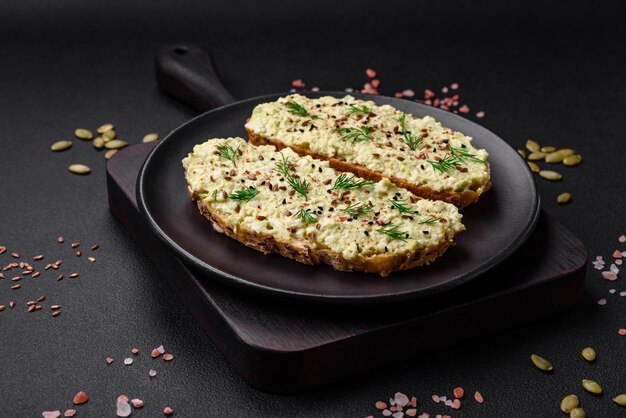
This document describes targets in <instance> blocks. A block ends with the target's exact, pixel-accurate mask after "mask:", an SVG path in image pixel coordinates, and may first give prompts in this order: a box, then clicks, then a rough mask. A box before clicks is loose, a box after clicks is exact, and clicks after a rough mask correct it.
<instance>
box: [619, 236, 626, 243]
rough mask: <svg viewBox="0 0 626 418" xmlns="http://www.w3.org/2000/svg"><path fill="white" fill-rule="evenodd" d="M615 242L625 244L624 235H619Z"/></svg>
mask: <svg viewBox="0 0 626 418" xmlns="http://www.w3.org/2000/svg"><path fill="white" fill-rule="evenodd" d="M617 240H618V241H619V242H626V235H621V236H620V237H619V238H618V239H617Z"/></svg>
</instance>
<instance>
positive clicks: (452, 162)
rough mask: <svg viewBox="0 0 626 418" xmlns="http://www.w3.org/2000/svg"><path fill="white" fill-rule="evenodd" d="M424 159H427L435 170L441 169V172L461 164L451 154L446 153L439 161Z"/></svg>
mask: <svg viewBox="0 0 626 418" xmlns="http://www.w3.org/2000/svg"><path fill="white" fill-rule="evenodd" d="M426 161H428V162H429V163H430V165H432V166H433V168H434V169H435V170H437V171H441V172H442V173H445V172H446V171H448V170H450V169H451V168H454V167H458V166H460V165H461V163H460V162H459V161H458V159H457V158H456V157H455V156H453V155H448V156H446V157H444V158H442V159H441V160H439V161H431V160H426Z"/></svg>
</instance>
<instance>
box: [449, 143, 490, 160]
mask: <svg viewBox="0 0 626 418" xmlns="http://www.w3.org/2000/svg"><path fill="white" fill-rule="evenodd" d="M450 152H451V153H452V156H453V157H454V158H456V159H457V160H458V161H459V162H461V163H467V162H468V161H470V162H473V163H483V162H484V161H483V160H481V159H480V158H478V157H477V156H476V154H472V153H471V152H469V150H468V149H467V148H456V147H450Z"/></svg>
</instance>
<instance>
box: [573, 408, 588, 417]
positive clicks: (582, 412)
mask: <svg viewBox="0 0 626 418" xmlns="http://www.w3.org/2000/svg"><path fill="white" fill-rule="evenodd" d="M586 417H587V414H586V413H585V410H584V409H582V408H574V409H572V412H570V413H569V418H586Z"/></svg>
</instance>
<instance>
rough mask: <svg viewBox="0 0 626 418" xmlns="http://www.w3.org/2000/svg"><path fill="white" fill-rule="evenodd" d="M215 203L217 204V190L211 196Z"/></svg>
mask: <svg viewBox="0 0 626 418" xmlns="http://www.w3.org/2000/svg"><path fill="white" fill-rule="evenodd" d="M211 197H212V198H213V201H214V202H217V189H215V190H213V194H211Z"/></svg>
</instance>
